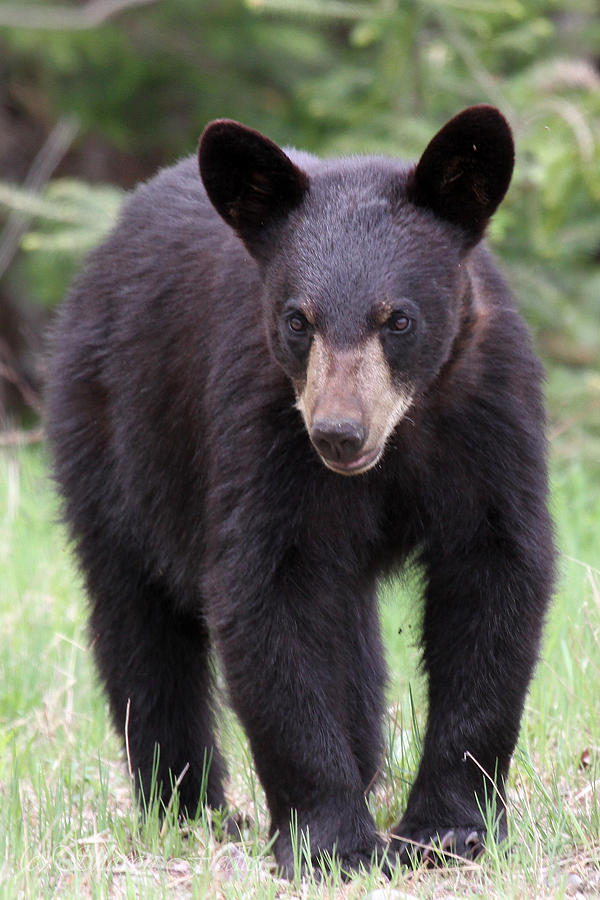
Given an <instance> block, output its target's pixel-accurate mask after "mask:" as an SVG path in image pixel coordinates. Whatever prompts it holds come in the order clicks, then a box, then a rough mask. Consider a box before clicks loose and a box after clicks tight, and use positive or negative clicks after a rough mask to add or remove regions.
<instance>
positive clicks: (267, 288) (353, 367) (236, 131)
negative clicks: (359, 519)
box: [199, 106, 514, 475]
mask: <svg viewBox="0 0 600 900" xmlns="http://www.w3.org/2000/svg"><path fill="white" fill-rule="evenodd" d="M294 159H295V160H296V161H293V160H294ZM199 161H200V173H201V176H202V180H203V182H204V186H205V188H206V192H207V194H208V197H209V199H210V201H211V202H212V204H213V206H214V207H215V209H216V210H217V212H218V213H219V214H220V215H221V217H222V218H223V219H224V220H225V222H226V223H227V224H228V225H229V226H231V228H232V229H233V230H234V231H235V232H236V233H237V235H238V236H239V237H240V238H241V240H242V241H243V243H244V244H245V246H246V248H247V250H248V252H249V253H250V254H251V255H252V257H253V258H254V259H255V260H256V263H257V265H258V268H259V271H260V274H261V278H262V281H263V285H264V292H263V300H262V302H263V304H264V313H265V322H266V327H267V334H268V339H269V344H270V347H271V351H272V353H273V356H274V358H275V359H276V361H277V362H278V363H279V365H280V366H281V367H282V368H283V370H284V371H285V372H286V374H287V375H288V376H289V378H290V379H291V382H292V384H293V386H294V391H295V394H296V398H297V405H298V408H299V409H300V411H301V413H302V416H303V418H304V422H305V424H306V428H307V431H308V434H309V436H310V439H311V441H312V443H313V445H314V446H315V448H316V450H317V452H318V453H319V455H320V456H321V459H322V460H323V462H324V463H325V464H326V465H327V466H328V467H329V468H330V469H333V470H334V471H336V472H339V473H342V474H346V475H351V474H359V473H361V472H365V471H367V470H368V469H370V468H371V467H372V466H374V465H375V464H376V463H377V461H378V460H379V459H380V457H381V455H382V453H383V451H384V448H385V445H386V442H387V440H388V438H389V437H390V435H391V434H392V433H393V431H394V429H395V428H396V426H397V425H398V424H399V422H400V421H401V419H402V418H403V417H404V416H405V415H406V414H407V412H408V411H409V410H410V408H411V405H413V404H414V403H416V402H418V398H419V397H420V396H423V394H424V393H425V392H426V391H427V390H428V389H429V388H430V387H431V385H432V383H433V382H434V381H435V379H436V377H437V376H438V374H439V372H440V370H441V369H442V367H443V366H444V364H445V363H446V362H447V361H448V359H449V357H450V354H451V352H452V348H453V346H454V344H455V341H456V340H457V336H458V334H459V331H460V328H461V322H462V321H463V320H464V315H465V305H466V304H468V303H469V302H471V301H470V297H471V284H470V277H469V273H468V268H469V266H468V260H469V255H470V254H471V252H472V250H473V248H474V247H475V246H476V245H477V243H478V242H479V241H480V240H481V238H482V237H483V234H484V231H485V228H486V225H487V223H488V222H489V220H490V217H491V216H492V215H493V213H494V211H495V210H496V208H497V207H498V205H499V203H500V202H501V200H502V198H503V196H504V194H505V192H506V190H507V188H508V185H509V182H510V178H511V174H512V168H513V162H514V145H513V140H512V135H511V131H510V128H509V126H508V124H507V123H506V121H505V119H504V118H503V116H502V115H501V114H500V113H499V112H498V110H496V109H494V108H493V107H490V106H475V107H471V108H470V109H466V110H464V111H463V112H462V113H460V114H459V115H458V116H456V117H455V118H453V119H452V120H451V121H450V122H448V123H447V124H446V125H445V126H444V127H443V128H442V129H441V131H439V132H438V134H436V135H435V137H434V138H433V139H432V140H431V142H430V143H429V145H428V146H427V148H426V149H425V151H424V153H423V155H422V156H421V158H420V160H419V162H418V163H417V164H416V165H406V164H404V163H401V162H399V161H397V160H393V159H386V158H380V157H364V158H362V157H356V158H348V159H337V160H325V161H321V160H318V159H316V158H314V157H310V156H308V155H307V154H296V153H295V152H294V151H289V152H288V153H286V152H284V151H283V150H281V149H280V148H279V147H278V146H277V145H276V144H274V143H273V142H272V141H270V140H269V139H268V138H266V137H264V136H263V135H261V134H259V133H258V132H256V131H253V130H252V129H250V128H246V127H245V126H243V125H240V124H238V123H236V122H231V121H228V120H218V121H216V122H212V123H211V124H210V125H208V126H207V128H206V129H205V131H204V133H203V135H202V138H201V141H200V149H199ZM257 302H258V299H257Z"/></svg>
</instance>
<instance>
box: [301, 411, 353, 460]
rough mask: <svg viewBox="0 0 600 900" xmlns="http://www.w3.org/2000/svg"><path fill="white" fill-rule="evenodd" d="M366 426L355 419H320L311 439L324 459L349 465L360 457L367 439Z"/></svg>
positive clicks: (316, 423) (312, 431)
mask: <svg viewBox="0 0 600 900" xmlns="http://www.w3.org/2000/svg"><path fill="white" fill-rule="evenodd" d="M366 436H367V435H366V429H365V427H364V425H362V424H361V423H360V422H357V421H356V420H354V419H341V420H340V419H318V420H317V421H316V422H314V423H313V426H312V429H311V432H310V437H311V440H312V442H313V444H314V445H315V447H316V448H317V450H318V451H319V453H320V454H321V456H322V457H323V458H324V459H327V460H330V461H331V462H342V463H347V462H350V461H351V460H353V459H355V457H356V456H358V453H359V452H360V450H361V448H362V446H363V444H364V442H365V438H366Z"/></svg>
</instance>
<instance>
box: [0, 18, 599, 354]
mask: <svg viewBox="0 0 600 900" xmlns="http://www.w3.org/2000/svg"><path fill="white" fill-rule="evenodd" d="M31 3H33V0H31ZM40 5H42V4H38V5H37V8H39V6H40ZM28 8H30V0H27V2H24V3H23V6H22V17H23V25H25V24H26V21H27V9H28ZM31 8H33V7H31ZM78 9H80V7H75V6H74V7H73V10H74V11H77V10H78ZM1 24H2V12H1V7H0V25H1ZM0 58H1V60H2V61H1V62H0V72H1V73H2V74H3V75H4V78H5V79H6V81H7V83H8V84H9V85H10V86H11V88H12V89H13V90H14V92H15V93H16V94H17V95H19V96H21V97H24V98H25V101H26V102H27V103H28V104H29V106H30V107H31V108H36V109H38V110H42V111H43V115H44V116H45V118H46V119H47V120H48V121H49V122H52V121H55V120H56V119H57V118H58V117H59V116H60V115H67V114H69V115H72V114H74V115H76V117H77V119H78V121H79V128H80V136H81V137H80V140H81V138H82V137H84V136H85V135H86V134H88V133H92V132H93V133H101V134H102V135H104V136H105V137H106V138H108V139H109V141H110V142H112V143H113V144H114V145H115V146H117V147H118V148H119V150H120V151H122V152H126V153H128V154H132V155H134V156H135V157H136V158H138V159H142V160H146V161H147V162H148V166H149V167H151V166H152V167H153V166H154V165H156V164H164V163H167V162H169V161H172V160H173V159H174V158H176V157H177V156H179V155H181V154H184V153H188V152H192V151H193V150H194V148H195V145H196V141H197V138H198V135H199V133H200V131H201V129H202V127H203V126H204V124H205V123H206V122H207V121H208V120H210V119H211V118H215V117H220V116H227V117H231V118H237V119H240V120H242V121H244V122H246V123H247V124H250V125H252V126H253V127H255V128H258V129H259V130H262V131H265V132H266V133H268V134H269V135H270V136H272V137H273V138H274V139H275V140H277V141H279V142H282V143H291V144H295V145H296V146H302V147H305V148H306V149H309V150H313V151H316V152H319V153H323V154H332V153H358V152H377V153H388V154H393V155H398V156H404V157H408V158H411V157H415V156H418V155H419V154H420V152H421V151H422V150H423V148H424V146H425V144H426V143H427V141H428V140H429V138H430V137H431V136H432V135H433V133H434V132H435V131H436V130H437V128H438V127H440V126H441V125H442V124H443V123H444V121H445V120H446V119H447V118H449V117H450V116H452V115H453V114H454V113H456V112H457V111H458V110H459V109H461V108H462V107H464V106H467V105H469V104H472V103H481V102H487V103H493V104H495V105H498V106H499V107H500V108H501V109H502V110H503V111H504V112H505V114H506V115H507V117H508V118H509V119H510V121H511V123H512V126H513V129H514V131H515V136H516V140H517V154H518V156H517V168H516V172H515V177H514V181H513V185H512V188H511V190H510V193H509V195H508V198H507V200H506V202H505V204H504V205H503V206H502V208H501V210H500V211H499V213H498V215H497V216H496V218H495V220H494V222H493V224H492V228H491V233H490V237H491V241H492V243H493V245H494V246H495V248H496V249H497V250H498V252H499V253H500V254H501V256H502V257H503V260H504V261H505V262H506V264H507V267H508V271H509V277H510V278H511V280H512V282H513V284H514V286H515V288H516V290H517V293H518V294H519V296H520V298H521V302H522V304H523V306H524V308H525V310H526V313H527V315H528V318H529V320H530V322H532V323H533V325H534V326H535V328H536V331H537V333H538V335H540V336H541V339H542V342H543V341H544V340H546V342H547V346H548V348H549V350H550V352H552V353H554V354H555V355H556V356H557V358H561V359H566V360H567V361H568V362H574V363H577V364H584V365H595V364H596V361H597V358H598V354H599V332H600V327H599V321H600V268H599V266H598V260H599V257H600V71H599V68H598V60H599V58H600V18H599V17H598V10H597V5H596V2H595V0H569V2H566V0H563V2H558V0H536V2H531V0H360V2H350V0H349V2H345V0H246V2H243V0H203V2H198V0H169V2H164V0H163V2H158V3H156V2H155V3H151V4H149V5H146V6H137V7H135V8H132V9H130V10H126V11H124V12H122V13H121V14H120V15H118V16H116V17H114V18H113V19H111V20H109V21H108V22H106V23H104V24H102V25H100V26H98V27H96V28H93V29H88V30H69V29H67V30H55V31H52V30H43V29H39V28H27V27H20V28H19V27H11V28H8V27H5V28H0ZM56 190H57V189H56V188H54V187H51V188H49V194H48V198H47V199H48V202H50V201H51V202H52V203H53V204H54V205H55V206H56V202H57V198H56V195H54V196H53V194H52V192H53V191H56ZM70 190H72V191H75V193H77V189H76V188H74V187H73V186H72V187H71V188H70ZM96 191H97V188H96V189H92V188H86V187H85V186H84V185H82V186H81V188H80V191H79V200H80V201H83V202H80V203H79V206H78V209H79V212H80V215H81V219H80V223H79V224H80V228H81V232H82V236H81V239H77V236H76V230H77V223H76V222H75V223H74V222H73V221H69V222H68V223H61V222H60V220H53V217H52V215H51V210H50V209H46V213H50V214H49V215H42V218H41V219H39V218H38V220H37V221H36V223H35V225H34V234H33V235H32V234H29V235H27V236H26V237H25V239H24V242H23V248H24V249H26V250H30V251H36V252H35V253H31V254H30V256H31V259H32V261H31V262H30V263H28V266H27V271H28V272H29V275H28V276H27V277H29V278H30V280H31V285H32V289H35V290H39V282H40V278H39V277H38V276H39V272H40V271H43V272H44V273H45V274H44V277H43V279H42V281H43V283H44V285H45V287H44V290H43V293H44V299H45V300H46V301H47V302H52V300H53V299H54V300H58V299H59V297H60V295H61V294H62V292H63V289H64V278H65V277H66V274H67V270H69V267H68V266H67V270H65V268H64V266H63V267H61V266H55V267H54V271H55V274H56V277H55V278H54V282H53V278H52V276H51V275H49V274H48V265H47V263H46V264H45V263H44V262H43V261H42V257H43V255H44V253H46V254H50V253H52V254H56V253H57V252H59V251H61V252H63V254H64V253H66V254H67V255H70V256H71V257H72V256H73V255H74V254H75V255H76V253H77V251H78V250H81V249H84V248H85V247H86V246H88V245H89V243H90V239H91V238H92V237H93V236H94V234H95V233H96V232H98V233H100V232H101V231H102V227H106V226H107V225H108V224H109V223H110V221H111V219H112V216H113V215H114V212H115V209H116V205H115V203H114V202H112V201H111V202H109V203H108V204H107V205H105V206H104V207H103V208H102V209H100V210H97V209H96V206H97V195H96ZM105 196H106V195H105ZM74 197H75V194H72V195H71V201H73V199H74ZM13 199H14V197H13ZM63 200H64V198H63ZM71 201H69V202H71ZM2 202H3V203H5V204H7V205H8V206H10V205H11V201H10V197H8V198H7V195H6V192H5V193H4V194H3V195H0V203H2ZM86 204H89V209H86ZM92 211H93V216H92V218H93V217H94V216H95V217H96V222H97V223H98V228H96V229H95V230H94V229H93V228H92V230H90V227H89V226H90V213H91V212H92ZM42 212H43V210H42ZM44 223H50V224H44ZM74 226H75V227H74ZM44 235H46V236H47V241H45V240H44ZM50 268H52V267H50ZM36 271H37V272H38V276H36ZM26 274H27V273H25V275H26ZM36 285H38V286H37V287H35V286H36ZM559 323H560V324H559Z"/></svg>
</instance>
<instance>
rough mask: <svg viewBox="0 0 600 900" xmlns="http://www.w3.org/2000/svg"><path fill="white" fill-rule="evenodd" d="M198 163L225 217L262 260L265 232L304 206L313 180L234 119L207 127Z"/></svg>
mask: <svg viewBox="0 0 600 900" xmlns="http://www.w3.org/2000/svg"><path fill="white" fill-rule="evenodd" d="M198 162H199V165H200V175H201V176H202V181H203V182H204V187H205V189H206V193H207V194H208V197H209V199H210V201H211V203H212V204H213V206H214V207H215V209H216V210H217V212H218V213H219V215H220V216H221V217H222V218H223V219H224V220H225V221H226V222H227V224H228V225H230V226H231V227H232V228H233V229H234V231H236V232H237V234H238V235H239V236H240V237H241V239H242V240H243V241H244V243H245V244H246V246H247V247H248V249H249V250H250V252H251V253H252V254H253V255H254V256H257V257H260V256H262V255H263V253H262V251H263V250H264V248H263V247H262V242H261V237H262V234H263V232H264V229H265V228H266V227H267V226H269V225H271V224H272V223H274V222H275V221H277V220H278V219H282V218H284V217H285V216H287V215H288V214H289V213H290V212H291V211H292V210H293V209H294V208H295V207H296V206H298V205H299V204H300V202H301V201H302V198H303V197H304V194H305V193H306V191H307V190H308V184H309V180H308V175H306V174H305V173H304V172H303V171H302V170H301V169H299V168H298V167H297V166H295V165H294V163H293V162H292V161H291V159H289V157H287V156H286V155H285V153H284V152H283V150H281V149H280V148H279V147H278V146H277V144H274V143H273V141H270V140H269V138H266V137H264V135H262V134H260V133H259V132H258V131H254V130H253V129H252V128H247V127H246V126H245V125H240V124H239V122H232V121H230V120H229V119H217V120H216V121H215V122H211V123H210V124H209V125H207V126H206V128H205V129H204V132H203V134H202V137H201V138H200V146H199V148H198Z"/></svg>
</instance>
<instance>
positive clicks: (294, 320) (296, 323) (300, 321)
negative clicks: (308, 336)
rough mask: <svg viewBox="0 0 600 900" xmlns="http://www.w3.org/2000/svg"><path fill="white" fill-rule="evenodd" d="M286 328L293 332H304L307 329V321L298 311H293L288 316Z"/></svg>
mask: <svg viewBox="0 0 600 900" xmlns="http://www.w3.org/2000/svg"><path fill="white" fill-rule="evenodd" d="M288 328H289V329H290V331H291V332H292V333H293V334H296V335H301V334H305V333H306V332H307V330H308V322H307V321H306V319H305V318H304V316H303V315H301V314H300V313H297V312H296V313H293V314H292V315H291V316H290V317H289V318H288Z"/></svg>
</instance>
